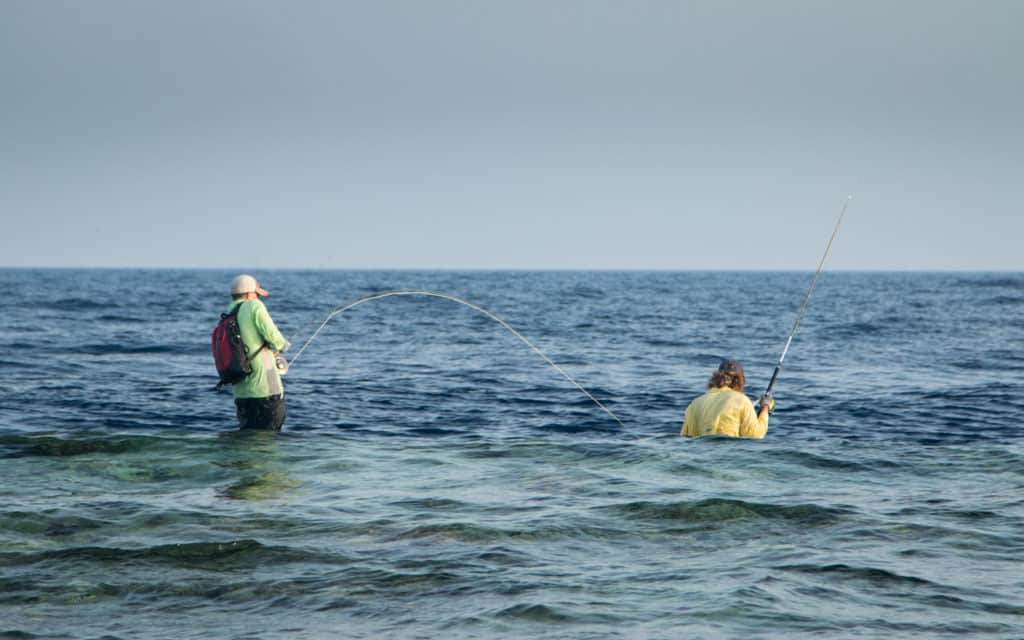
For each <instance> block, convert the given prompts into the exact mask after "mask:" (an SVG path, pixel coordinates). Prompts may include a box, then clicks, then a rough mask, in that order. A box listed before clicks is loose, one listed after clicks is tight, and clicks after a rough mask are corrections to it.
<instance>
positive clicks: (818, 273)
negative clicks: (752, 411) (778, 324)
mask: <svg viewBox="0 0 1024 640" xmlns="http://www.w3.org/2000/svg"><path fill="white" fill-rule="evenodd" d="M851 200H853V196H847V198H846V202H844V203H843V210H842V211H840V212H839V219H838V220H836V227H835V229H833V230H832V237H830V238H829V239H828V244H827V245H826V246H825V253H823V254H822V256H821V261H820V262H819V263H818V270H817V271H816V272H815V274H814V279H813V280H811V286H810V288H809V289H807V295H806V296H804V301H803V304H801V305H800V310H799V311H797V314H796V321H794V322H793V329H792V330H791V331H790V332H789V337H788V338H786V346H785V347H784V348H783V349H782V355H780V356H779V361H778V363H777V364H776V365H775V372H774V373H773V374H772V379H771V381H770V382H768V388H767V389H766V390H765V392H764V393H765V395H768V394H770V393H771V392H772V387H774V386H775V379H776V378H778V377H779V371H781V370H782V361H783V360H785V359H786V353H787V352H788V351H789V345H790V344H792V343H793V336H795V335H796V330H797V328H798V327H799V326H800V321H801V320H803V318H804V313H805V312H806V311H807V302H808V301H809V300H810V299H811V293H813V292H814V286H815V285H816V284H818V278H819V277H820V276H821V270H822V268H824V266H825V258H827V257H828V252H829V250H830V249H831V248H832V241H833V240H835V239H836V234H837V233H839V225H840V224H842V222H843V216H844V215H846V208H847V207H848V206H850V201H851ZM758 410H759V411H760V408H758Z"/></svg>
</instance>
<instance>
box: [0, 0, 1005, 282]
mask: <svg viewBox="0 0 1024 640" xmlns="http://www.w3.org/2000/svg"><path fill="white" fill-rule="evenodd" d="M1021 25H1024V2H1021V1H1020V0H1006V1H997V0H993V1H985V0H970V1H963V2H960V1H957V2H944V1H942V0H927V1H924V0H922V1H918V0H906V1H900V0H883V1H876V0H868V1H864V0H858V1H857V2H822V1H820V0H806V1H802V2H793V1H780V0H772V1H764V2H762V1H759V0H749V1H744V2H736V1H729V0H708V1H700V2H690V1H685V0H677V1H671V2H670V1H643V0H639V1H638V0H629V1H627V0H621V1H616V2H609V1H604V0H586V1H584V0H542V1H541V0H538V1H534V0H515V1H501V2H498V1H488V0H464V1H448V0H409V1H389V0H366V1H363V2H345V1H342V0H338V1H330V2H328V1H323V2H320V1H306V2H303V1H287V2H286V1H284V0H281V1H278V2H267V1H258V0H244V1H243V0H238V1H217V0H201V1H190V0H184V1H183V0H174V1H163V0H162V1H160V2H156V1H145V0H123V1H109V0H91V1H89V2H81V1H79V0H69V1H66V2H60V1H56V0H0V91H2V100H0V216H2V217H0V221H2V227H0V229H2V233H0V265H6V266H30V265H46V266H161V267H239V268H245V269H253V270H256V269H261V268H272V267H314V268H317V267H331V268H334V267H337V268H348V267H354V268H378V267H382V268H420V267H422V268H485V269H486V268H534V269H544V268H580V269H589V268H630V269H632V268H640V269H644V268H655V269H780V268H781V269H813V268H814V267H815V266H817V261H818V259H819V257H820V254H821V251H822V250H823V249H824V247H825V243H826V242H827V240H828V236H829V234H830V233H831V231H832V227H833V225H834V223H835V219H836V217H837V216H838V214H839V211H840V209H841V207H842V205H843V202H844V200H845V199H846V197H847V195H848V194H853V195H854V196H855V199H854V201H853V203H852V204H851V206H850V210H849V212H848V213H847V217H846V220H845V222H844V223H843V229H842V231H841V232H840V235H839V237H838V238H837V240H836V243H835V245H834V247H833V252H832V254H831V256H830V258H829V267H830V268H832V269H982V270H984V269H1013V270H1020V269H1024V258H1022V256H1024V250H1022V248H1021V243H1022V242H1024V215H1022V212H1021V203H1022V202H1024V122H1022V120H1024V72H1022V69H1024V37H1021Z"/></svg>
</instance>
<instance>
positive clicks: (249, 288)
mask: <svg viewBox="0 0 1024 640" xmlns="http://www.w3.org/2000/svg"><path fill="white" fill-rule="evenodd" d="M252 292H255V293H256V295H260V296H268V295H270V294H269V293H267V290H266V289H261V288H260V283H259V282H256V278H254V277H252V276H250V275H247V274H244V273H243V274H242V275H240V276H238V277H237V278H235V279H234V280H232V281H231V295H237V294H242V293H252Z"/></svg>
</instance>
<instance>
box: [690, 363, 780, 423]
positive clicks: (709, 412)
mask: <svg viewBox="0 0 1024 640" xmlns="http://www.w3.org/2000/svg"><path fill="white" fill-rule="evenodd" d="M746 382H747V379H746V376H744V375H743V367H742V366H741V365H740V363H739V362H737V361H735V360H725V361H723V362H722V364H720V365H719V366H718V370H717V371H715V372H714V373H713V374H711V379H710V380H708V390H707V392H706V393H705V394H704V395H702V396H700V397H699V398H697V399H696V400H694V401H693V402H691V403H690V406H688V407H686V419H685V420H684V421H683V428H682V430H681V431H680V432H679V435H681V436H689V437H694V438H695V437H698V436H710V435H720V436H732V437H734V438H735V437H739V438H763V437H764V436H765V434H766V433H768V414H770V413H771V412H772V410H774V409H775V400H774V399H772V397H771V396H770V395H768V394H767V393H766V394H764V395H763V396H762V397H761V401H760V407H761V409H760V411H759V412H756V411H755V410H754V404H753V403H752V402H751V401H750V398H748V397H747V396H746V395H744V393H743V387H744V385H745V384H746Z"/></svg>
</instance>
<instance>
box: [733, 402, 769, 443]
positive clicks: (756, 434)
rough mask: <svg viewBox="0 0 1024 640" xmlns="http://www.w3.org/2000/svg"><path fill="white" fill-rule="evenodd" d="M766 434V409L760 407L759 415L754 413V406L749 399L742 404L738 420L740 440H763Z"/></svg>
mask: <svg viewBox="0 0 1024 640" xmlns="http://www.w3.org/2000/svg"><path fill="white" fill-rule="evenodd" d="M767 433H768V407H767V406H765V407H762V408H761V412H760V413H755V412H754V404H753V403H752V402H750V399H747V401H746V402H745V403H744V404H743V409H742V416H741V418H740V437H741V438H763V437H764V436H765V434H767Z"/></svg>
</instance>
